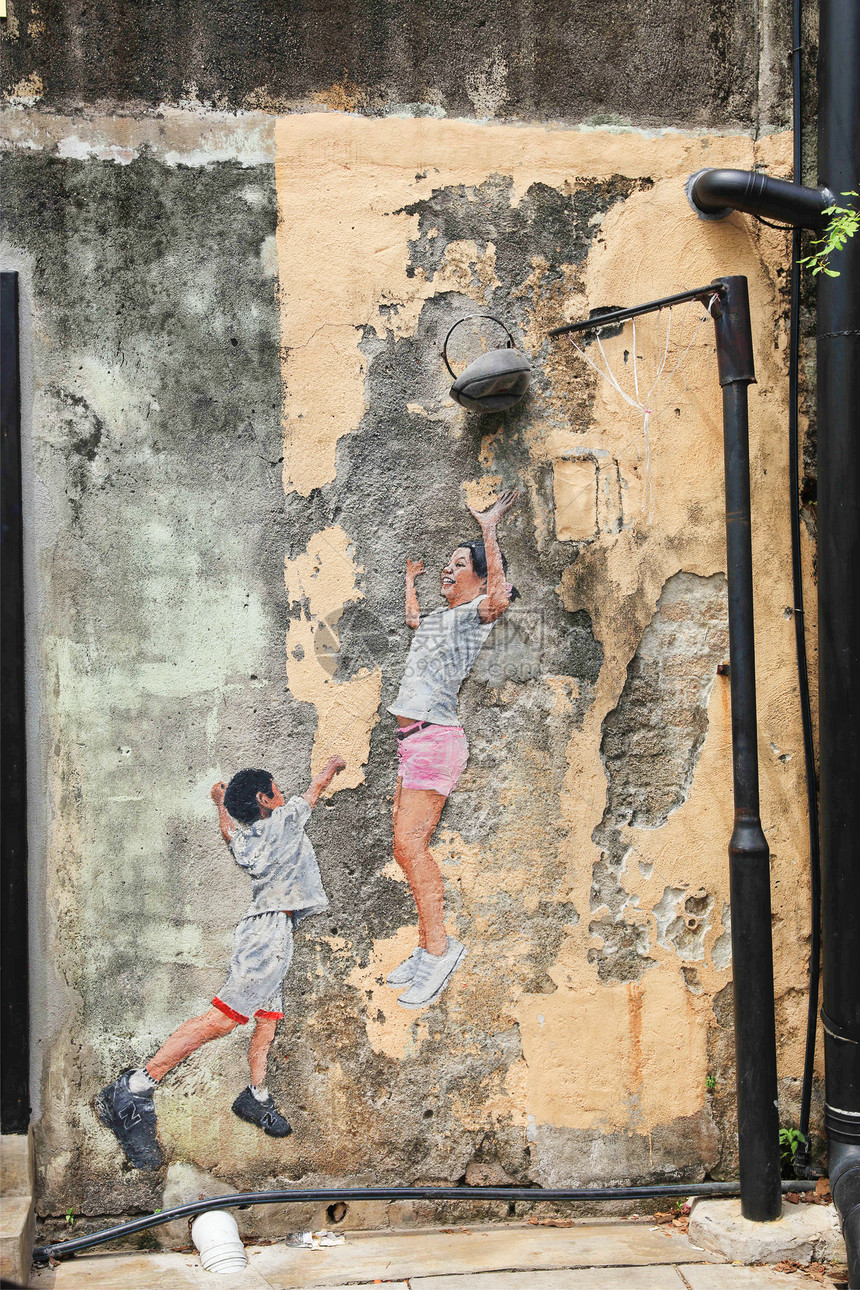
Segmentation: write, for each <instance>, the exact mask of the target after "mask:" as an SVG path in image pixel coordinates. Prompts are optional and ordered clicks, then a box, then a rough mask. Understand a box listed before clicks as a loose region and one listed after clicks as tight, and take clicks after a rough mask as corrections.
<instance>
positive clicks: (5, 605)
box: [0, 273, 30, 1133]
mask: <svg viewBox="0 0 860 1290" xmlns="http://www.w3.org/2000/svg"><path fill="white" fill-rule="evenodd" d="M0 437H2V461H0V467H2V474H0V532H2V544H0V605H2V624H1V625H0V688H2V716H0V1024H2V1029H0V1121H2V1128H3V1132H4V1133H26V1132H27V1127H28V1125H29V1122H30V1071H29V1064H30V1063H29V1053H30V1005H29V998H28V980H29V974H28V962H27V767H26V743H25V727H24V564H23V539H22V523H21V387H20V377H19V355H18V275H17V273H0Z"/></svg>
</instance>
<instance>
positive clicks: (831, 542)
mask: <svg viewBox="0 0 860 1290" xmlns="http://www.w3.org/2000/svg"><path fill="white" fill-rule="evenodd" d="M819 18H820V23H819V54H818V91H819V93H818V173H819V177H820V180H821V181H822V182H823V183H824V184H826V185H827V187H828V188H831V189H832V190H833V191H834V192H835V193H837V194H840V196H838V197H837V201H838V202H839V203H840V204H841V205H847V204H848V203H849V202H852V201H853V202H855V203H856V200H857V199H856V198H843V197H842V196H841V194H842V193H843V192H845V191H846V190H849V189H857V188H858V187H860V182H858V180H860V75H858V68H860V4H858V3H857V0H821V5H820V10H819ZM829 267H830V268H831V269H832V270H834V271H836V272H837V273H838V275H839V276H838V277H829V276H828V275H826V274H823V273H822V274H820V275H819V277H818V347H817V350H818V372H817V386H818V520H819V532H818V606H819V611H818V645H819V671H820V706H819V713H820V716H819V722H820V725H819V733H820V740H821V863H822V871H821V879H822V894H823V902H822V948H823V963H822V968H823V1007H822V1020H823V1023H824V1059H825V1086H826V1091H825V1125H826V1129H827V1141H828V1157H829V1173H830V1182H831V1187H832V1190H833V1199H834V1200H835V1202H836V1206H837V1208H838V1210H839V1213H840V1215H841V1218H842V1232H843V1235H844V1237H845V1243H846V1246H847V1249H848V1269H849V1271H848V1284H849V1285H850V1286H851V1287H855V1288H856V1287H860V235H857V236H855V237H853V238H851V239H850V240H849V241H848V242H847V244H846V246H845V248H844V249H843V250H842V251H839V252H837V253H836V254H834V255H833V256H832V259H831V264H830V266H829Z"/></svg>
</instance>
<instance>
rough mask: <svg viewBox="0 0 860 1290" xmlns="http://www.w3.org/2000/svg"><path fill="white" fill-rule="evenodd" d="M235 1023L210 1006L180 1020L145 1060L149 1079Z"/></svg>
mask: <svg viewBox="0 0 860 1290" xmlns="http://www.w3.org/2000/svg"><path fill="white" fill-rule="evenodd" d="M238 1024H239V1023H238V1022H236V1021H233V1020H232V1019H231V1018H230V1017H227V1016H225V1014H224V1013H223V1012H221V1011H220V1010H219V1009H218V1008H210V1009H209V1010H208V1012H202V1013H201V1014H200V1016H199V1017H192V1018H191V1019H190V1020H189V1021H183V1023H182V1025H181V1026H179V1027H178V1028H177V1029H176V1030H174V1032H173V1034H172V1035H171V1036H170V1037H169V1039H165V1041H164V1043H163V1044H162V1045H161V1047H160V1048H159V1050H158V1052H157V1053H156V1054H155V1056H154V1057H153V1058H151V1059H150V1060H149V1061H148V1062H147V1063H146V1071H147V1074H148V1075H150V1076H151V1077H152V1078H153V1079H156V1080H157V1079H161V1078H162V1077H163V1076H164V1075H166V1074H167V1072H168V1071H172V1070H173V1068H174V1066H178V1065H179V1063H180V1062H181V1061H184V1059H185V1058H186V1057H188V1056H190V1054H191V1053H194V1052H196V1051H197V1049H198V1048H202V1047H203V1045H204V1044H208V1043H209V1041H210V1039H218V1038H219V1037H220V1036H221V1035H229V1033H230V1031H231V1030H234V1029H235V1028H236V1026H237V1025H238Z"/></svg>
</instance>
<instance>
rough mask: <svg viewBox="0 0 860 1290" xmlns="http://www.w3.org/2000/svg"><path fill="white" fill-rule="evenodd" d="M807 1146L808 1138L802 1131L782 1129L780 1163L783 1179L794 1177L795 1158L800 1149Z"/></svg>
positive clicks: (780, 1135) (780, 1133) (780, 1132)
mask: <svg viewBox="0 0 860 1290" xmlns="http://www.w3.org/2000/svg"><path fill="white" fill-rule="evenodd" d="M805 1146H806V1137H805V1136H804V1134H802V1133H801V1132H800V1129H780V1131H779V1163H780V1165H781V1167H782V1176H783V1178H793V1177H794V1157H795V1156H796V1155H797V1152H798V1149H799V1148H800V1147H805Z"/></svg>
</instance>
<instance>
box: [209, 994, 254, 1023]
mask: <svg viewBox="0 0 860 1290" xmlns="http://www.w3.org/2000/svg"><path fill="white" fill-rule="evenodd" d="M212 1007H213V1008H217V1009H218V1011H219V1012H223V1013H224V1016H225V1017H229V1018H230V1020H231V1021H238V1022H239V1025H240V1026H244V1025H246V1023H247V1021H248V1018H247V1017H243V1016H242V1014H241V1012H236V1010H235V1009H234V1008H231V1007H230V1006H229V1004H226V1003H222V1002H221V1000H220V999H219V998H218V996H217V994H216V996H215V998H214V999H213V1000H212Z"/></svg>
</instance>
